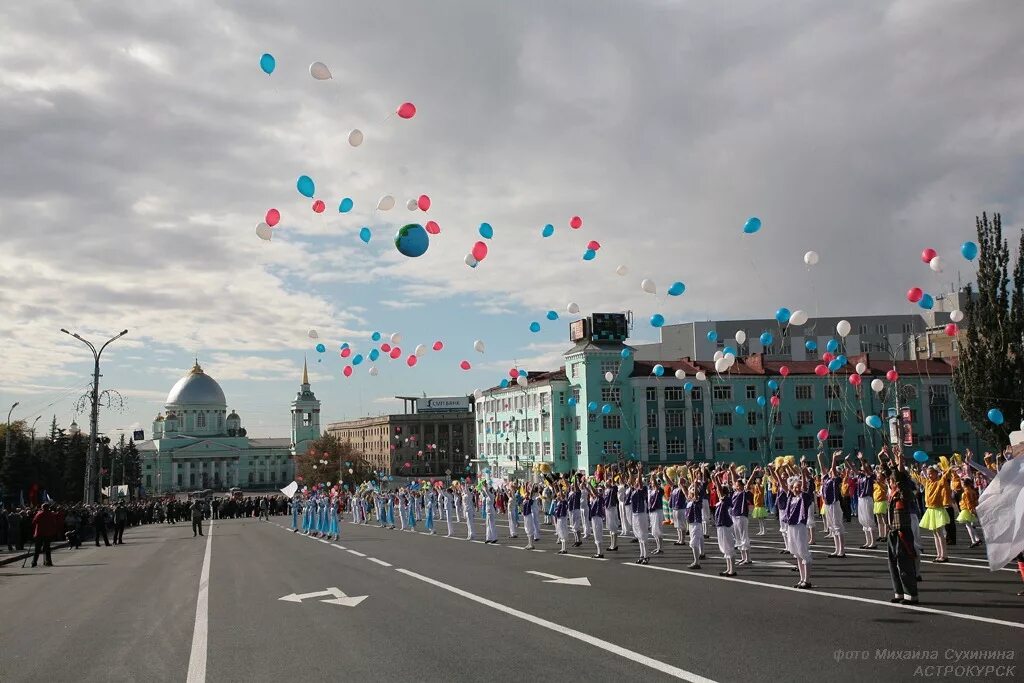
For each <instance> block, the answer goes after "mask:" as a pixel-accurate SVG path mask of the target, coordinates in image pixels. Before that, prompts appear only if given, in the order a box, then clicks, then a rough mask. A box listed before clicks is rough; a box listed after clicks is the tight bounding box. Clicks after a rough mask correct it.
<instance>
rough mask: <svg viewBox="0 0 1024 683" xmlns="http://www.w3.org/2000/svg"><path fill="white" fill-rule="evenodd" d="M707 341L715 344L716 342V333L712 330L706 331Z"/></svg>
mask: <svg viewBox="0 0 1024 683" xmlns="http://www.w3.org/2000/svg"><path fill="white" fill-rule="evenodd" d="M708 341H709V342H716V341H718V333H717V332H715V331H714V330H709V331H708Z"/></svg>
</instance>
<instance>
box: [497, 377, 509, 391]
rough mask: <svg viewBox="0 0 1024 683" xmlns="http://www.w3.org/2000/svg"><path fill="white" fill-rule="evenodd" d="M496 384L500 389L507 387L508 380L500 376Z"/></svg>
mask: <svg viewBox="0 0 1024 683" xmlns="http://www.w3.org/2000/svg"><path fill="white" fill-rule="evenodd" d="M498 386H500V387H501V388H502V389H506V388H508V380H507V379H505V378H502V380H501V384H499V385H498Z"/></svg>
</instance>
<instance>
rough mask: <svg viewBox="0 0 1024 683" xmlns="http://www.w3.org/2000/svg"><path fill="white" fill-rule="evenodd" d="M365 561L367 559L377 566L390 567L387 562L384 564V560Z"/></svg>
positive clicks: (371, 558) (373, 558) (372, 559)
mask: <svg viewBox="0 0 1024 683" xmlns="http://www.w3.org/2000/svg"><path fill="white" fill-rule="evenodd" d="M366 559H368V560H369V561H370V562H376V563H377V564H379V565H380V566H382V567H390V566H392V565H390V564H388V563H387V562H385V561H384V560H378V559H377V558H376V557H368V558H366Z"/></svg>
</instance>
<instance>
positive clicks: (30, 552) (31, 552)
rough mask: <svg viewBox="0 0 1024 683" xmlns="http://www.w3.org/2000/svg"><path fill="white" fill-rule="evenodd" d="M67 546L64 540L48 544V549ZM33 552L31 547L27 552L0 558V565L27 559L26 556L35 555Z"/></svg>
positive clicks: (58, 548)
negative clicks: (58, 543)
mask: <svg viewBox="0 0 1024 683" xmlns="http://www.w3.org/2000/svg"><path fill="white" fill-rule="evenodd" d="M67 547H68V544H67V542H66V541H65V542H64V543H61V544H60V545H51V546H50V550H51V551H54V550H60V549H61V548H67ZM35 554H36V551H35V549H34V548H33V549H32V550H30V551H29V552H27V553H24V554H22V555H15V556H14V557H7V558H4V559H2V560H0V567H2V566H4V565H5V564H12V563H14V562H17V561H18V560H24V559H27V558H29V557H32V556H33V555H35Z"/></svg>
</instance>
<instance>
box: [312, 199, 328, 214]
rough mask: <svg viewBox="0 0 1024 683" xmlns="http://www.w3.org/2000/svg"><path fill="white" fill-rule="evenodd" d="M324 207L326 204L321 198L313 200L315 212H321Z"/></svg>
mask: <svg viewBox="0 0 1024 683" xmlns="http://www.w3.org/2000/svg"><path fill="white" fill-rule="evenodd" d="M326 208H327V205H326V204H324V202H323V200H322V199H317V200H316V201H315V202H313V211H315V212H316V213H323V212H324V209H326Z"/></svg>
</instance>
